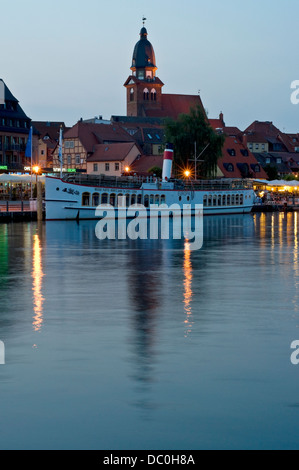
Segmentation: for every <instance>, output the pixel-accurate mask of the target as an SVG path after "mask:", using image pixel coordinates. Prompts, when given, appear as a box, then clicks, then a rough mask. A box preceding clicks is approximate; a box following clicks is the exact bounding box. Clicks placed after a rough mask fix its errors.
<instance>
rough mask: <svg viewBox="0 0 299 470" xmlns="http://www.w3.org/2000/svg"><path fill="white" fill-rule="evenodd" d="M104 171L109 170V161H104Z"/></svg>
mask: <svg viewBox="0 0 299 470" xmlns="http://www.w3.org/2000/svg"><path fill="white" fill-rule="evenodd" d="M105 171H110V164H109V163H105Z"/></svg>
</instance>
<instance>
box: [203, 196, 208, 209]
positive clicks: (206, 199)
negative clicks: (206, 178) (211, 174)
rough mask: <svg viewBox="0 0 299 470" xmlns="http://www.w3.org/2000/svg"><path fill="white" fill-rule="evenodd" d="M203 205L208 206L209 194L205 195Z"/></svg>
mask: <svg viewBox="0 0 299 470" xmlns="http://www.w3.org/2000/svg"><path fill="white" fill-rule="evenodd" d="M203 205H204V206H205V207H206V206H207V205H208V196H207V195H204V197H203Z"/></svg>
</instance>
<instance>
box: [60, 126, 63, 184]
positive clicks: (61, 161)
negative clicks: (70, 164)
mask: <svg viewBox="0 0 299 470" xmlns="http://www.w3.org/2000/svg"><path fill="white" fill-rule="evenodd" d="M59 160H60V179H62V169H63V155H62V126H60V134H59Z"/></svg>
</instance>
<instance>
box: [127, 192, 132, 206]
mask: <svg viewBox="0 0 299 470" xmlns="http://www.w3.org/2000/svg"><path fill="white" fill-rule="evenodd" d="M130 199H131V196H130V194H126V206H127V207H130Z"/></svg>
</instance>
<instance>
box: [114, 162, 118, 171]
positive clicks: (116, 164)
mask: <svg viewBox="0 0 299 470" xmlns="http://www.w3.org/2000/svg"><path fill="white" fill-rule="evenodd" d="M115 171H119V163H115Z"/></svg>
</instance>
